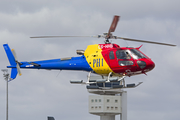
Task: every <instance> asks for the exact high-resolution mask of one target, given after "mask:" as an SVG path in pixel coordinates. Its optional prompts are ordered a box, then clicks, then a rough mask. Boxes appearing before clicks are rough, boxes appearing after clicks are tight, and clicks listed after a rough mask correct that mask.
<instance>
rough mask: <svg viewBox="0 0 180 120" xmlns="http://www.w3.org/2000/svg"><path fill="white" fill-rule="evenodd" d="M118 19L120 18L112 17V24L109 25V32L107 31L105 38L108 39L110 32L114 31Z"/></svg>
mask: <svg viewBox="0 0 180 120" xmlns="http://www.w3.org/2000/svg"><path fill="white" fill-rule="evenodd" d="M119 17H120V16H114V19H113V21H112V23H111V26H110V28H109V31H108V34H107V38H108V37H110V34H111V32H114V31H115V29H116V26H117V23H118V21H119Z"/></svg>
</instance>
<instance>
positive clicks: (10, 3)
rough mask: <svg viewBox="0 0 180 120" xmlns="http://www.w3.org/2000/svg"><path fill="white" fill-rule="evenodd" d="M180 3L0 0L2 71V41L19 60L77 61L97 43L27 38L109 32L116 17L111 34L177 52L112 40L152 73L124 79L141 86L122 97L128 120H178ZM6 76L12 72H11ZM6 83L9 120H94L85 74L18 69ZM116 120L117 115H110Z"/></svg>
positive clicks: (1, 107)
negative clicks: (142, 57)
mask: <svg viewBox="0 0 180 120" xmlns="http://www.w3.org/2000/svg"><path fill="white" fill-rule="evenodd" d="M179 4H180V1H179V0H146V1H145V0H111V1H109V0H86V1H84V0H76V1H75V0H74V1H73V0H30V1H25V0H1V4H0V45H1V46H2V47H0V56H1V57H0V61H1V62H0V69H5V68H6V66H8V65H9V61H8V59H7V57H6V54H5V51H4V49H3V44H5V43H8V44H9V46H10V48H11V49H15V51H16V54H17V57H18V60H19V61H33V60H46V59H55V58H64V57H71V56H78V55H77V54H76V50H77V49H84V50H85V49H86V47H87V46H88V45H91V44H101V43H103V42H104V39H97V38H54V39H31V38H30V37H32V36H44V35H90V36H91V35H98V34H102V33H105V32H107V31H108V30H109V27H110V24H111V22H112V19H113V16H114V15H119V16H121V17H120V21H119V23H118V25H117V28H116V31H115V32H114V33H113V34H114V35H116V36H120V37H127V38H134V39H143V40H152V41H156V42H165V43H172V44H176V45H177V46H176V47H169V46H161V45H153V44H146V43H136V42H127V41H123V40H113V41H112V42H113V43H116V44H118V45H120V46H122V47H126V46H131V47H139V46H141V45H142V44H143V46H142V47H141V49H140V50H141V51H142V52H143V53H145V54H146V55H147V56H148V57H150V58H151V59H152V60H153V61H154V63H155V65H156V67H155V68H154V69H153V70H152V71H150V72H148V73H147V75H137V76H132V77H127V78H126V82H127V83H138V82H143V84H141V85H140V86H138V87H137V88H131V89H124V90H126V91H127V95H128V96H127V99H128V101H127V104H128V108H127V109H128V116H127V117H128V120H137V119H138V120H145V119H146V120H170V119H171V120H179V118H180V114H179V113H180V93H179V92H180V87H179V85H180V81H179V78H178V77H179V76H178V75H179V74H180V72H179V68H180V62H179V60H180V47H179V46H180V41H179V39H180V22H179V21H180V14H179V13H180V7H179ZM9 72H10V69H9ZM21 72H22V76H17V78H16V79H15V80H13V81H11V82H9V119H10V120H22V119H23V120H32V119H33V120H46V119H47V116H54V118H55V119H56V120H72V119H73V120H79V119H82V120H92V119H93V120H99V119H100V118H99V116H95V115H91V114H89V113H88V96H89V95H91V94H89V93H88V91H87V89H86V86H84V85H72V84H70V82H69V81H70V80H85V81H86V80H87V75H88V73H87V72H81V71H78V72H77V71H59V70H56V71H55V70H51V71H49V70H28V69H22V70H21ZM0 101H1V102H0V118H1V119H5V118H6V116H5V114H6V82H5V80H4V78H3V72H2V74H0ZM116 120H119V116H116Z"/></svg>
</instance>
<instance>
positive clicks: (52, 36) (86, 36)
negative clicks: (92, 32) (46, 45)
mask: <svg viewBox="0 0 180 120" xmlns="http://www.w3.org/2000/svg"><path fill="white" fill-rule="evenodd" d="M59 37H96V36H35V37H30V38H59Z"/></svg>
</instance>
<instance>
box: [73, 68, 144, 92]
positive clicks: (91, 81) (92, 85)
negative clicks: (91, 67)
mask: <svg viewBox="0 0 180 120" xmlns="http://www.w3.org/2000/svg"><path fill="white" fill-rule="evenodd" d="M125 77H126V76H122V77H112V72H110V73H109V75H108V76H91V72H89V74H88V77H87V82H85V81H83V80H77V81H73V80H71V81H70V83H72V84H85V85H87V86H86V88H87V89H88V90H90V89H91V90H92V89H96V90H97V89H98V90H106V91H108V90H110V91H111V90H114V89H122V88H135V87H137V86H139V85H140V84H142V83H143V82H139V83H138V84H137V85H136V84H134V83H132V84H126V83H125Z"/></svg>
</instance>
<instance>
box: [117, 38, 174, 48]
mask: <svg viewBox="0 0 180 120" xmlns="http://www.w3.org/2000/svg"><path fill="white" fill-rule="evenodd" d="M117 39H123V40H127V41H134V42H144V43H151V44H159V45H167V46H176V45H173V44H168V43H160V42H152V41H146V40H137V39H131V38H123V37H117Z"/></svg>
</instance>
